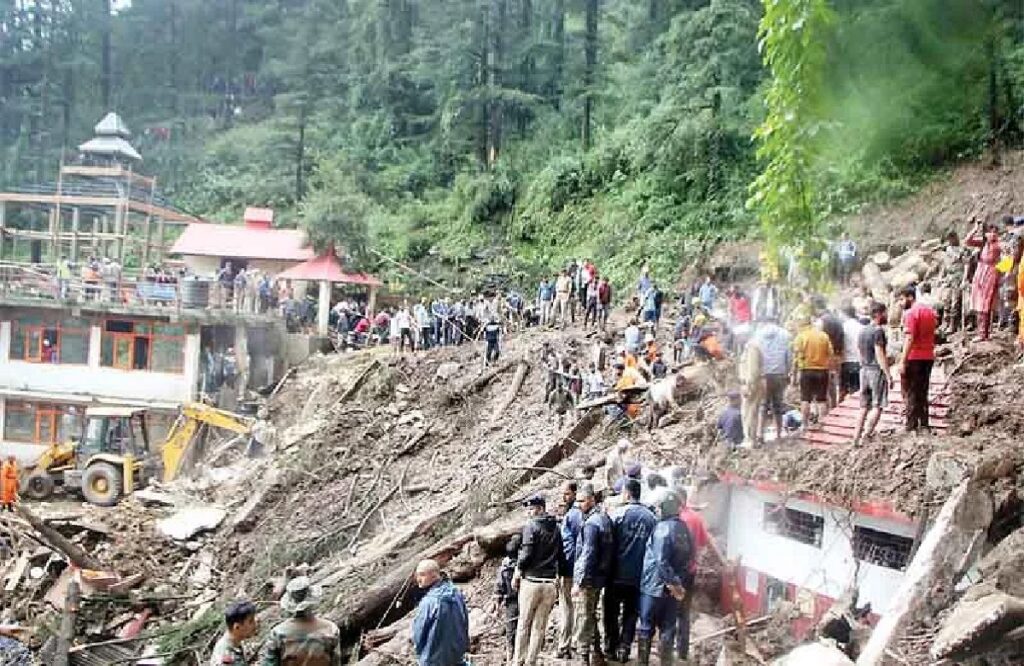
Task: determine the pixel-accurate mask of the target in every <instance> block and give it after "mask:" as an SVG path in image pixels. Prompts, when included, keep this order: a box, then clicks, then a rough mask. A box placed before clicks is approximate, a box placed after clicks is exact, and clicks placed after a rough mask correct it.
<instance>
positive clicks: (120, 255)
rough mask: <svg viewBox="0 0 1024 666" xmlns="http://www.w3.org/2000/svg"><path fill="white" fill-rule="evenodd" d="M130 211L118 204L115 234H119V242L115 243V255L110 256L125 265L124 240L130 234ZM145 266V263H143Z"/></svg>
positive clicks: (115, 211) (115, 210) (115, 215)
mask: <svg viewBox="0 0 1024 666" xmlns="http://www.w3.org/2000/svg"><path fill="white" fill-rule="evenodd" d="M127 213H128V211H127V210H125V207H124V206H122V205H121V204H118V205H117V206H116V207H115V208H114V233H116V234H118V236H117V240H116V241H114V254H113V255H108V256H113V257H116V258H117V261H118V263H121V264H123V263H124V239H125V236H126V235H127V232H128V228H127V227H128V220H127V219H126V218H127V217H128V214H127ZM142 263H143V266H145V263H146V262H145V261H143V262H142Z"/></svg>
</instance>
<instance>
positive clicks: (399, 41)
mask: <svg viewBox="0 0 1024 666" xmlns="http://www.w3.org/2000/svg"><path fill="white" fill-rule="evenodd" d="M125 4H127V3H125ZM109 7H110V6H109V0H99V1H97V0H90V1H89V2H85V1H84V0H49V1H43V0H39V1H37V2H19V1H15V0H0V102H2V103H0V153H2V155H3V159H2V162H0V167H2V168H0V183H12V182H24V181H31V180H34V179H41V178H44V177H46V176H48V175H50V174H52V172H53V171H54V169H55V166H56V164H57V162H58V160H59V158H60V154H61V150H62V148H65V149H67V150H68V151H71V152H73V147H74V146H75V145H77V143H78V142H79V141H81V140H82V139H84V138H86V137H87V136H88V135H89V133H90V128H91V126H92V124H93V123H94V122H95V121H96V120H97V119H98V118H99V117H100V116H101V115H102V114H103V113H104V112H105V111H106V110H108V109H113V110H117V111H118V112H119V113H120V114H121V115H122V116H123V117H124V118H125V120H126V122H127V123H128V124H129V126H130V127H131V128H132V129H133V130H134V131H135V133H136V145H137V146H138V148H139V150H140V151H141V152H142V154H143V156H144V158H145V166H144V170H145V171H147V172H150V173H155V174H156V175H157V176H158V178H159V182H160V184H161V187H162V189H163V190H164V191H165V193H167V194H169V195H170V196H172V197H173V198H174V199H175V200H176V202H177V203H178V204H180V205H181V206H183V207H184V208H186V209H188V210H190V211H193V212H195V213H198V214H201V215H204V216H207V217H210V218H212V219H219V220H224V221H228V220H237V219H238V218H239V216H240V213H241V210H242V208H243V206H245V205H267V206H272V207H274V208H275V209H276V210H277V211H278V217H279V219H281V220H283V221H284V222H285V223H287V224H299V225H305V226H307V227H308V228H309V230H310V231H311V233H312V234H313V236H314V238H315V239H316V240H317V241H318V242H320V243H326V242H330V241H336V242H337V243H338V244H339V245H341V246H343V247H345V248H346V250H347V251H348V252H349V253H351V254H352V255H353V256H354V258H356V259H357V260H359V261H362V262H363V263H369V264H373V263H375V262H378V261H379V255H378V254H377V253H378V252H379V253H384V254H386V255H389V256H391V257H394V258H396V259H398V260H400V261H403V262H409V263H413V264H416V265H417V266H418V267H420V268H421V269H422V270H424V271H427V272H437V273H439V274H440V273H442V272H444V271H445V270H446V269H447V268H449V267H452V266H455V265H458V266H463V267H464V266H467V265H472V266H473V267H474V270H478V271H484V270H488V271H500V272H516V271H521V270H527V271H538V270H542V269H543V270H547V269H550V268H552V267H554V266H557V265H559V264H560V263H561V262H562V261H563V260H564V258H565V257H566V256H569V255H575V256H591V257H594V258H595V259H596V260H597V261H598V262H599V264H600V265H602V266H603V267H604V268H605V269H606V270H608V271H610V272H611V273H612V274H613V276H624V275H627V274H630V275H631V274H632V272H633V271H634V270H635V269H636V267H637V266H639V265H640V264H642V263H644V262H650V264H651V266H652V268H653V269H654V271H655V273H656V274H657V275H660V276H663V277H669V276H673V275H676V274H677V273H678V272H679V269H680V267H681V265H683V263H685V262H688V261H692V259H693V258H694V255H695V254H696V253H697V252H699V251H700V248H701V247H703V245H702V244H703V243H704V242H706V241H709V240H715V239H718V238H728V237H736V236H745V235H750V234H763V235H764V236H765V237H766V238H768V239H769V240H771V241H773V242H775V243H776V244H779V243H789V242H793V241H797V242H811V243H813V242H814V241H815V239H817V238H819V237H821V236H822V235H823V234H825V233H827V232H828V227H827V224H828V221H829V219H830V216H831V215H832V214H833V213H836V212H844V211H849V210H851V209H853V208H856V207H857V206H859V205H862V204H864V203H866V202H871V201H877V200H880V199H886V198H890V197H894V196H899V195H901V194H904V193H906V192H908V191H911V190H913V189H914V188H915V187H917V186H918V185H919V184H920V183H921V182H923V181H924V180H925V179H927V178H928V177H929V175H930V174H932V173H934V172H935V171H936V170H937V169H941V168H943V167H944V166H946V165H949V164H951V163H954V162H956V161H960V160H964V159H970V158H975V157H978V156H980V155H982V154H983V153H985V152H986V151H990V152H991V153H995V152H997V151H998V150H999V149H1001V148H1003V147H1007V146H1010V145H1015V144H1018V143H1019V142H1020V137H1021V132H1020V109H1021V101H1020V100H1021V97H1020V92H1019V91H1020V90H1021V84H1022V77H1024V51H1022V49H1021V43H1022V40H1024V27H1022V25H1024V23H1022V16H1021V14H1022V12H1024V9H1022V6H1021V4H1020V3H1019V2H1009V1H996V0H986V1H982V0H975V1H968V0H857V1H854V0H830V1H826V0H765V2H764V3H763V4H762V3H761V2H755V1H753V0H711V1H710V2H709V1H703V0H445V1H440V0H218V1H216V2H210V1H209V0H133V1H132V2H131V3H130V4H129V5H128V6H127V7H126V8H122V9H121V10H120V11H118V12H116V13H113V12H110V11H108V10H109ZM759 24H760V25H761V32H760V33H759ZM766 59H767V61H768V63H769V65H768V66H766V64H765V60H766ZM759 127H760V128H761V129H760V130H758V128H759ZM755 133H756V135H757V137H758V138H757V139H756V140H755V139H754V138H753V137H754V136H755ZM759 151H760V152H759ZM68 154H70V152H69V153H68ZM759 174H763V175H762V178H761V179H760V180H759V181H757V185H756V188H755V189H752V184H753V183H754V182H755V179H756V178H757V177H758V175H759ZM752 193H755V194H756V195H757V196H755V197H753V199H751V194H752ZM748 199H751V201H750V202H749V203H748ZM388 266H393V265H392V264H388Z"/></svg>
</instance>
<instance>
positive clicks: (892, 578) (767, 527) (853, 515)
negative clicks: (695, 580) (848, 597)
mask: <svg viewBox="0 0 1024 666" xmlns="http://www.w3.org/2000/svg"><path fill="white" fill-rule="evenodd" d="M700 495H701V497H700V499H699V501H700V502H702V503H707V505H708V508H707V509H705V510H704V514H705V519H706V520H707V522H708V525H709V527H710V529H711V531H712V532H713V533H714V534H715V536H716V537H717V539H718V541H719V543H720V545H721V547H722V550H723V555H725V556H726V557H728V558H729V559H730V560H731V561H734V562H738V563H739V566H738V568H737V570H736V578H735V580H734V581H733V580H730V579H729V577H726V578H725V580H723V585H722V603H723V606H724V607H725V608H726V609H729V610H731V609H732V605H733V604H732V599H733V598H734V597H733V592H734V587H733V586H734V585H735V591H736V592H738V596H739V598H740V599H741V600H742V603H743V606H744V610H745V614H746V617H747V618H748V619H752V618H755V617H759V616H761V615H764V614H766V613H768V612H770V611H771V610H772V609H773V608H774V607H775V605H776V604H778V603H779V602H780V601H782V600H786V601H790V602H792V603H793V604H795V606H796V608H797V609H798V610H799V611H800V617H799V619H797V620H795V621H794V623H793V633H794V635H795V636H796V637H797V638H803V637H804V636H805V635H806V634H807V632H808V630H809V629H810V628H812V627H813V626H814V625H815V624H816V623H817V621H818V620H819V619H820V618H821V616H822V615H823V614H824V613H825V611H827V610H828V609H829V607H830V606H831V605H832V602H833V601H834V600H835V599H836V598H837V597H839V596H840V595H841V594H842V593H843V592H844V591H845V590H846V589H847V587H848V586H849V585H850V584H851V583H853V582H854V581H855V582H856V585H857V588H858V597H859V598H858V606H864V605H865V604H867V603H870V604H871V619H872V620H874V619H877V617H878V616H879V615H882V614H884V613H885V612H886V610H887V609H888V606H889V603H890V601H891V600H892V598H893V596H894V595H895V594H896V591H897V590H898V589H899V586H900V583H901V581H902V579H903V572H904V569H905V568H906V566H907V564H908V562H909V559H910V555H911V549H912V547H913V543H914V536H915V534H916V531H917V525H916V524H915V523H914V522H913V521H912V520H911V519H910V518H908V517H907V516H905V515H903V514H901V513H898V512H896V511H895V510H893V509H892V507H891V506H889V505H888V504H886V503H884V502H877V503H870V502H867V503H862V504H858V505H855V506H854V507H852V509H850V508H842V507H837V506H834V505H830V504H829V503H828V502H826V501H825V500H824V499H822V498H819V497H815V496H812V495H809V494H806V493H798V492H794V491H793V490H792V489H789V488H787V487H785V486H783V485H781V484H777V483H772V482H766V481H752V480H747V479H742V478H740V477H737V476H727V477H725V478H723V479H722V483H718V484H715V485H713V486H711V487H709V488H705V489H702V491H701V493H700Z"/></svg>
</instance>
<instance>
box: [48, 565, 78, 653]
mask: <svg viewBox="0 0 1024 666" xmlns="http://www.w3.org/2000/svg"><path fill="white" fill-rule="evenodd" d="M80 603H81V590H80V588H79V587H78V581H76V580H72V581H71V582H70V583H68V592H67V597H66V598H65V600H64V611H63V614H62V615H61V620H60V635H59V636H57V643H56V647H55V648H54V653H53V655H54V656H53V664H54V666H68V664H69V663H70V657H69V653H70V650H71V644H72V643H73V642H74V640H75V620H76V619H77V618H78V606H79V604H80Z"/></svg>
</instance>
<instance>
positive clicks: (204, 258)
mask: <svg viewBox="0 0 1024 666" xmlns="http://www.w3.org/2000/svg"><path fill="white" fill-rule="evenodd" d="M273 225H274V211H273V210H271V209H269V208H253V207H250V208H246V209H245V215H244V222H243V224H208V223H200V224H190V225H188V226H187V227H185V231H184V232H183V233H182V234H181V236H180V237H178V240H177V241H175V243H174V247H172V248H171V254H178V255H181V257H182V259H183V260H184V262H185V265H186V266H188V267H189V269H191V270H192V272H193V273H195V274H196V275H205V276H209V277H212V276H213V275H214V274H216V272H217V270H218V269H219V268H220V267H221V266H223V265H224V264H225V263H227V262H231V265H232V267H233V268H236V269H237V268H240V267H244V268H257V269H259V270H261V271H263V272H265V273H267V274H269V275H277V274H279V273H281V272H283V271H286V270H288V269H289V268H291V267H293V266H295V265H297V264H300V263H302V262H304V261H308V260H309V259H312V258H313V257H315V256H316V253H315V252H314V251H313V248H312V247H310V245H309V241H308V239H307V238H306V233H305V232H304V231H302V230H300V229H275V228H274V226H273Z"/></svg>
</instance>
